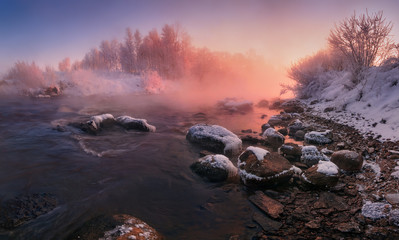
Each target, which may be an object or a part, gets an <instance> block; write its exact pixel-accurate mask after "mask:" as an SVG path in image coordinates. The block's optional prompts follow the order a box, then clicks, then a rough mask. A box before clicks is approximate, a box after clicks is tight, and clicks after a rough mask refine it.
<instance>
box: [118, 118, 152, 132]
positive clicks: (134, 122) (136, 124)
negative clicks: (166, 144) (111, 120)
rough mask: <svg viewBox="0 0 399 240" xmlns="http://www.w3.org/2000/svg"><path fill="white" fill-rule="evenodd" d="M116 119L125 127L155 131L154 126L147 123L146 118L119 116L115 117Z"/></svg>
mask: <svg viewBox="0 0 399 240" xmlns="http://www.w3.org/2000/svg"><path fill="white" fill-rule="evenodd" d="M116 121H117V122H118V123H119V124H120V125H122V126H123V127H124V128H126V129H138V130H142V131H147V132H155V130H156V127H155V126H153V125H150V124H148V123H147V120H146V119H138V118H132V117H130V116H120V117H117V118H116Z"/></svg>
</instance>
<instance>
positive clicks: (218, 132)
mask: <svg viewBox="0 0 399 240" xmlns="http://www.w3.org/2000/svg"><path fill="white" fill-rule="evenodd" d="M186 139H187V140H188V141H189V142H191V143H195V144H198V145H200V146H201V147H203V148H205V149H207V150H210V151H213V152H215V153H224V154H229V155H232V154H235V153H238V152H239V151H240V150H241V147H242V141H241V139H239V138H238V137H237V135H235V134H234V133H232V132H230V131H229V130H227V129H226V128H224V127H221V126H218V125H206V124H197V125H194V126H192V127H191V128H190V129H189V130H188V132H187V135H186Z"/></svg>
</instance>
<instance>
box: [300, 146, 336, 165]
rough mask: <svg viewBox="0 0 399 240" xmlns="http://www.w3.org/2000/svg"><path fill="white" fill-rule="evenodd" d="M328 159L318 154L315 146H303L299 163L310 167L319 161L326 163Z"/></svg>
mask: <svg viewBox="0 0 399 240" xmlns="http://www.w3.org/2000/svg"><path fill="white" fill-rule="evenodd" d="M328 160H329V159H328V157H327V156H326V155H324V154H322V153H320V152H319V150H318V149H317V148H316V147H315V146H303V147H302V155H301V162H303V163H304V164H306V165H307V166H309V167H311V166H313V165H315V164H317V163H319V161H328Z"/></svg>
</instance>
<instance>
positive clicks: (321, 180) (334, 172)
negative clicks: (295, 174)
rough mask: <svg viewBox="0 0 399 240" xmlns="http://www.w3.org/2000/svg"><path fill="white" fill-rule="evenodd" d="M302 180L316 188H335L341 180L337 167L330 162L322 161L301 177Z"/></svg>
mask: <svg viewBox="0 0 399 240" xmlns="http://www.w3.org/2000/svg"><path fill="white" fill-rule="evenodd" d="M301 177H302V179H303V180H304V181H305V182H306V183H308V184H310V185H312V186H315V187H322V188H323V187H333V186H335V185H336V184H337V182H338V178H339V169H338V167H337V165H335V164H334V163H333V162H330V161H320V162H319V163H318V164H316V165H313V166H312V167H311V168H309V169H307V170H306V171H305V172H303V173H302V175H301Z"/></svg>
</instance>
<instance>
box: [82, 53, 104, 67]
mask: <svg viewBox="0 0 399 240" xmlns="http://www.w3.org/2000/svg"><path fill="white" fill-rule="evenodd" d="M82 67H83V68H85V69H91V70H95V69H103V68H104V61H103V60H102V57H101V56H100V51H99V50H98V49H97V48H92V49H91V50H90V52H88V53H86V55H85V56H84V58H83V60H82Z"/></svg>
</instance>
